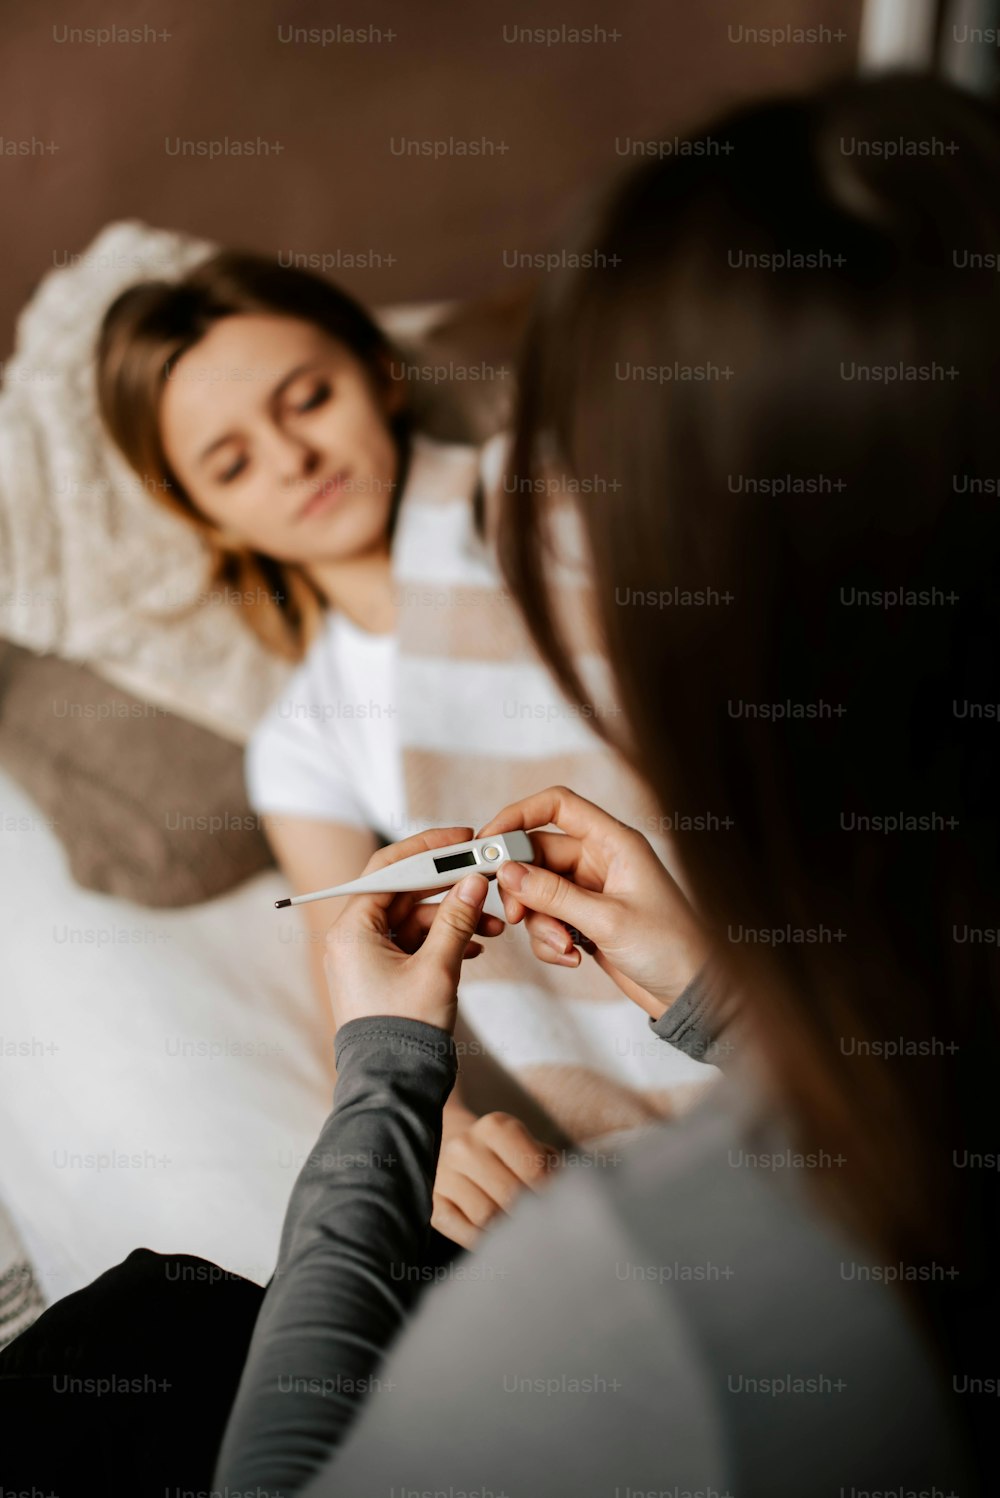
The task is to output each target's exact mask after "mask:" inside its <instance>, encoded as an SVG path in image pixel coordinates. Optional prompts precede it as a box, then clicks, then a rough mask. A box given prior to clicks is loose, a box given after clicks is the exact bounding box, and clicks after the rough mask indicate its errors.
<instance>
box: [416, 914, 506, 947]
mask: <svg viewBox="0 0 1000 1498" xmlns="http://www.w3.org/2000/svg"><path fill="white" fill-rule="evenodd" d="M436 914H437V907H436V906H434V905H417V906H416V907H415V908H414V909H413V910H412V911H411V912H410V913H409V915H407V916H406V917H405V918H404V919H403V920H401V921H399V922H397V924H396V926H395V933H396V941H397V943H398V944H399V946H401V947H402V948H403V949H404V950H405V951H416V949H417V947H418V946H419V944H420V942H421V941H423V939H424V937H425V936H426V934H427V932H428V931H429V930H430V928H431V926H432V925H433V923H434V917H435V915H436ZM503 931H504V923H503V921H502V920H501V919H500V917H499V916H497V915H485V914H484V915H481V916H480V917H479V924H478V925H477V926H476V935H477V936H485V937H493V936H502V935H503ZM411 943H412V945H411Z"/></svg>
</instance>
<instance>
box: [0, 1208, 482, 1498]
mask: <svg viewBox="0 0 1000 1498" xmlns="http://www.w3.org/2000/svg"><path fill="white" fill-rule="evenodd" d="M460 1252H461V1250H460V1249H459V1248H458V1246H457V1245H456V1244H454V1243H451V1242H450V1241H449V1240H448V1239H446V1238H442V1237H441V1236H440V1234H438V1233H436V1232H434V1231H433V1230H432V1231H431V1234H430V1241H429V1244H428V1253H427V1259H426V1262H427V1263H428V1264H434V1265H444V1264H446V1263H448V1262H450V1260H451V1259H453V1258H454V1257H455V1256H456V1255H458V1254H459V1253H460ZM263 1298H264V1291H263V1290H262V1289H261V1287H260V1286H259V1285H254V1284H251V1282H250V1281H249V1280H245V1279H242V1278H241V1277H240V1276H239V1275H235V1274H230V1273H228V1272H227V1271H225V1270H222V1269H219V1267H218V1266H217V1265H215V1264H210V1263H208V1261H207V1260H205V1259H196V1258H192V1257H190V1256H188V1255H186V1254H154V1253H151V1252H150V1250H149V1249H146V1248H137V1249H136V1250H135V1252H134V1253H131V1254H129V1256H128V1258H127V1259H126V1260H125V1261H124V1263H122V1264H118V1265H116V1266H115V1268H114V1269H109V1270H108V1271H107V1273H105V1274H102V1275H101V1276H100V1278H99V1279H96V1280H95V1281H94V1282H93V1284H91V1285H87V1286H86V1287H85V1288H84V1289H83V1290H77V1291H76V1293H75V1294H73V1295H67V1296H66V1297H65V1299H64V1300H60V1301H57V1302H56V1304H55V1305H53V1306H50V1307H49V1309H48V1310H47V1311H44V1312H43V1313H42V1315H41V1316H40V1317H39V1318H38V1320H37V1321H36V1322H35V1323H34V1325H32V1326H30V1327H29V1328H28V1330H27V1331H25V1332H22V1333H21V1335H20V1336H19V1337H16V1338H15V1339H14V1341H13V1342H11V1343H10V1344H9V1346H8V1347H6V1348H4V1349H3V1351H2V1352H0V1491H3V1492H7V1491H9V1490H14V1491H18V1490H25V1491H27V1492H28V1493H31V1492H32V1491H35V1492H39V1493H42V1494H54V1495H57V1498H90V1495H91V1494H94V1495H98V1494H100V1495H101V1498H175V1494H174V1489H180V1490H181V1493H184V1492H186V1493H191V1492H194V1493H197V1494H204V1495H207V1494H208V1492H209V1490H210V1488H211V1483H212V1472H213V1469H214V1466H215V1461H216V1457H217V1455H218V1451H219V1446H220V1444H221V1442H222V1436H223V1432H224V1430H225V1427H226V1421H227V1419H228V1418H229V1411H230V1409H231V1408H232V1403H233V1399H234V1397H235V1395H236V1387H237V1384H238V1383H239V1379H240V1374H241V1373H242V1371H243V1363H244V1361H245V1359H246V1354H247V1348H248V1346H249V1344H250V1337H251V1335H252V1333H253V1329H254V1323H255V1322H256V1320H257V1313H258V1312H259V1310H260V1305H261V1301H262V1300H263Z"/></svg>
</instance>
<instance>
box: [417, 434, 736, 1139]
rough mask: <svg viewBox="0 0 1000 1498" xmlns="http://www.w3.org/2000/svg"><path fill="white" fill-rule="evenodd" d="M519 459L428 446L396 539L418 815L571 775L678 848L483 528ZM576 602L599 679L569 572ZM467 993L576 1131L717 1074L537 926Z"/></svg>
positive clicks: (489, 803)
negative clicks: (548, 654) (545, 949)
mask: <svg viewBox="0 0 1000 1498" xmlns="http://www.w3.org/2000/svg"><path fill="white" fill-rule="evenodd" d="M503 457H504V453H503V447H502V445H501V444H497V443H493V444H490V446H489V447H488V448H487V449H486V451H485V453H484V454H482V455H481V454H478V453H477V452H476V451H474V450H472V449H469V448H464V447H444V446H441V445H439V444H434V443H428V442H426V441H423V440H421V441H420V442H418V444H417V445H416V448H415V452H414V459H413V463H412V465H411V471H410V475H409V478H408V481H407V485H406V490H405V494H404V498H403V501H402V504H401V507H400V514H399V518H398V521H397V529H396V533H395V536H394V540H393V571H394V582H395V590H396V598H397V604H398V611H399V612H398V639H399V656H398V678H397V689H398V699H397V700H398V706H399V719H398V722H399V726H400V734H401V739H402V754H403V769H404V778H405V784H406V794H407V804H408V812H409V825H410V827H411V828H416V827H425V826H442V825H444V826H448V825H455V824H469V825H472V826H474V827H478V826H480V825H481V824H482V823H484V822H485V821H487V820H488V819H489V818H490V817H491V816H493V815H494V814H495V813H496V812H497V811H499V809H500V808H501V807H502V806H504V805H505V804H506V803H507V802H509V801H513V800H516V799H518V798H519V797H521V796H524V795H527V794H529V793H531V792H533V791H538V790H541V789H543V788H544V787H545V786H548V785H554V784H565V785H569V786H571V787H572V788H573V789H574V790H575V791H578V792H579V793H580V794H581V795H584V796H586V797H588V798H589V799H590V800H593V801H595V802H597V803H598V804H599V805H601V806H603V807H605V808H606V809H607V810H608V811H610V812H612V813H613V814H614V815H616V816H618V817H619V818H621V819H622V820H623V821H626V822H629V823H630V824H631V825H633V826H636V827H639V828H640V829H641V830H642V831H643V832H644V833H645V834H646V835H647V836H649V837H650V840H651V841H652V842H653V844H654V846H656V847H657V850H658V852H660V855H661V857H666V854H667V849H666V847H665V843H664V840H663V839H662V838H661V837H660V836H659V835H658V833H659V818H658V816H657V811H656V807H655V806H654V805H653V803H652V801H651V799H650V797H649V795H648V793H647V792H646V791H645V790H644V788H643V787H642V786H641V785H640V784H639V782H638V781H637V779H636V778H635V777H634V776H633V775H632V773H631V772H630V771H629V770H628V769H627V768H626V767H625V766H624V765H623V764H622V763H621V761H620V760H619V759H618V758H617V757H616V756H614V755H613V754H612V753H611V752H610V751H609V750H608V749H607V748H606V747H605V746H604V745H603V744H602V743H601V742H600V741H599V739H598V738H597V735H596V734H595V733H594V731H593V729H592V728H591V727H590V724H589V722H588V721H587V720H586V719H585V718H584V717H583V716H582V714H581V713H580V712H579V710H578V709H577V708H576V707H575V706H574V705H573V704H570V703H569V702H567V701H566V699H565V698H564V697H563V696H562V695H561V694H560V692H559V691H558V689H557V688H556V686H555V684H554V683H553V681H552V678H551V676H550V674H549V673H548V671H547V670H546V669H545V667H544V666H543V665H542V663H541V662H540V660H539V658H538V656H537V652H536V651H535V649H534V647H533V645H532V643H531V641H530V638H529V636H528V634H527V631H526V628H525V626H524V624H523V622H522V620H521V618H520V615H519V613H518V610H517V608H516V606H515V604H514V602H513V600H512V599H511V598H510V596H509V594H508V592H507V591H506V589H505V587H504V584H503V581H502V578H501V577H500V575H499V573H498V570H497V565H496V562H495V560H494V557H493V553H492V548H491V546H490V545H489V544H488V541H487V540H485V539H483V536H482V535H481V534H480V529H481V528H480V526H479V525H478V524H477V518H476V517H477V511H478V510H479V508H480V507H479V506H477V505H476V504H475V503H474V502H473V496H474V495H475V494H476V493H477V491H478V492H480V493H481V494H485V495H487V496H488V498H487V502H486V503H485V505H484V506H483V509H484V510H485V513H486V516H487V520H486V525H485V527H483V528H484V529H485V531H486V532H487V533H489V532H490V530H491V519H490V517H491V516H492V515H493V514H494V512H495V505H496V500H497V498H498V491H499V488H500V486H501V484H502V482H503ZM563 595H564V596H563V597H562V599H561V604H562V607H564V608H565V609H567V610H569V611H570V614H569V617H572V618H573V620H574V621H575V629H576V630H577V632H576V633H575V634H574V640H575V641H579V642H581V645H582V648H581V649H580V650H579V656H580V658H581V666H582V669H583V670H584V672H585V673H586V676H587V678H588V679H599V678H600V676H601V674H602V666H603V663H602V662H601V661H600V659H599V657H598V655H597V652H596V647H595V645H594V642H593V639H592V638H590V637H588V636H587V635H586V633H585V631H586V619H587V611H586V608H585V607H584V603H585V595H584V593H583V589H582V588H581V587H580V586H579V583H574V582H573V581H572V580H571V579H570V580H568V581H567V582H566V585H565V588H564V589H563ZM604 706H605V705H604V704H603V703H602V710H604ZM606 710H608V711H613V710H614V709H613V705H612V704H611V703H610V702H608V704H607V709H606ZM460 999H461V1010H462V1013H463V1014H464V1016H465V1019H466V1020H467V1022H468V1023H469V1024H470V1026H471V1027H472V1029H473V1030H474V1031H475V1032H476V1034H477V1036H478V1038H479V1040H480V1041H481V1042H482V1044H483V1045H484V1047H485V1048H486V1049H487V1050H488V1051H489V1052H490V1053H492V1054H493V1055H494V1056H496V1057H497V1059H499V1060H500V1061H501V1062H502V1063H503V1065H505V1066H506V1067H507V1068H508V1070H510V1071H511V1072H513V1073H514V1074H515V1075H516V1077H517V1080H518V1081H519V1083H520V1084H521V1085H522V1086H523V1087H524V1088H525V1089H526V1090H527V1091H529V1092H530V1093H531V1094H532V1096H533V1097H534V1098H535V1100H536V1101H537V1102H538V1103H539V1104H540V1105H541V1106H542V1108H543V1109H544V1110H545V1112H546V1113H547V1114H548V1115H549V1116H550V1117H551V1118H552V1119H553V1120H554V1121H555V1122H556V1124H557V1125H558V1126H559V1127H560V1128H561V1129H562V1130H563V1131H564V1133H566V1134H567V1135H569V1137H570V1138H572V1139H576V1140H580V1141H586V1140H594V1139H595V1138H598V1137H606V1136H607V1135H609V1134H612V1133H615V1132H618V1131H620V1130H630V1129H634V1128H637V1127H642V1126H644V1125H648V1124H649V1123H651V1122H654V1121H656V1120H657V1119H659V1118H662V1117H664V1116H671V1115H672V1114H674V1113H675V1112H676V1111H677V1110H678V1109H679V1108H680V1107H681V1106H683V1104H684V1103H685V1102H686V1101H688V1100H689V1099H690V1097H691V1095H692V1093H693V1092H697V1091H700V1090H701V1087H702V1086H703V1085H704V1081H705V1076H706V1072H705V1068H704V1067H703V1066H701V1065H700V1064H698V1063H697V1062H693V1061H690V1060H688V1058H686V1057H684V1056H681V1055H679V1054H678V1053H676V1052H672V1051H671V1050H670V1048H669V1047H667V1046H665V1045H664V1044H663V1043H662V1042H661V1041H659V1040H657V1039H656V1038H655V1037H654V1036H651V1035H650V1033H649V1030H648V1027H647V1025H646V1020H645V1016H644V1015H643V1014H642V1013H641V1012H640V1011H639V1010H638V1009H637V1008H636V1007H635V1005H634V1004H632V1003H631V1002H630V1001H629V1000H628V999H626V998H625V997H624V996H623V995H622V994H621V993H620V991H619V990H618V989H617V988H616V987H615V985H614V984H613V983H612V982H611V980H610V979H609V978H608V977H607V976H606V974H604V973H603V972H602V971H601V969H600V968H599V967H598V966H597V965H596V963H594V962H593V961H592V960H591V959H589V958H587V957H584V959H583V962H582V963H581V965H580V967H579V968H576V969H567V968H556V967H551V966H547V965H543V964H541V963H540V962H539V961H538V960H537V959H536V958H535V957H534V956H533V955H532V953H531V950H530V947H529V945H528V942H527V938H526V935H525V933H524V930H523V927H514V928H511V929H510V930H508V931H507V932H506V933H505V934H504V936H503V937H501V938H500V939H498V940H496V941H494V942H491V943H488V944H487V947H486V951H485V952H484V953H483V954H482V956H480V957H479V958H478V959H477V961H476V962H475V964H474V965H472V966H470V967H469V968H468V969H467V970H466V975H465V976H464V977H463V981H462V987H461V991H460Z"/></svg>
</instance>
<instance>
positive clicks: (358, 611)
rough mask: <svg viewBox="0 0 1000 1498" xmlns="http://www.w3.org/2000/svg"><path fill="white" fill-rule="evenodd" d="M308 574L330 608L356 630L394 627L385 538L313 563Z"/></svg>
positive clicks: (387, 631) (383, 632)
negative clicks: (341, 556) (352, 553)
mask: <svg viewBox="0 0 1000 1498" xmlns="http://www.w3.org/2000/svg"><path fill="white" fill-rule="evenodd" d="M309 576H310V577H311V578H312V581H313V582H314V583H315V584H316V586H317V588H318V589H319V590H320V592H321V593H322V595H323V597H324V598H325V599H326V601H327V603H328V604H329V605H330V606H331V608H335V609H340V611H341V612H342V613H343V614H346V615H347V617H348V619H350V620H351V622H352V623H353V624H356V625H357V626H358V627H359V629H366V630H368V632H369V634H373V635H387V634H390V633H391V631H392V630H393V629H394V628H395V624H396V603H395V599H394V597H393V587H392V572H391V568H390V563H389V543H388V541H384V542H382V543H381V544H380V545H379V546H377V547H374V548H373V549H372V550H371V551H366V552H364V553H363V554H362V555H361V556H357V557H350V558H349V559H346V560H345V561H342V562H316V563H315V564H314V565H313V566H311V567H310V568H309Z"/></svg>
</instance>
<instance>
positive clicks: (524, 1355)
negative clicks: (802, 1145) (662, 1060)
mask: <svg viewBox="0 0 1000 1498" xmlns="http://www.w3.org/2000/svg"><path fill="white" fill-rule="evenodd" d="M731 1090H732V1084H731V1083H730V1082H728V1081H727V1082H722V1083H720V1084H718V1085H717V1087H716V1088H715V1089H713V1097H712V1098H711V1099H710V1100H708V1101H706V1102H705V1103H704V1104H703V1105H702V1106H701V1107H700V1108H699V1109H698V1110H696V1113H694V1114H692V1115H691V1116H690V1118H689V1119H688V1120H686V1121H685V1122H684V1123H682V1124H680V1125H670V1126H664V1127H659V1128H657V1129H655V1130H653V1131H650V1133H649V1135H648V1136H647V1137H646V1138H644V1139H643V1140H642V1141H641V1142H639V1143H638V1144H635V1145H633V1146H631V1147H630V1148H628V1149H626V1150H623V1151H622V1152H621V1153H620V1154H619V1155H616V1156H610V1157H609V1156H605V1157H603V1158H601V1157H597V1160H596V1163H594V1164H587V1163H586V1160H585V1159H582V1160H581V1161H580V1163H579V1164H578V1165H577V1166H575V1167H574V1168H571V1169H568V1170H567V1171H566V1172H565V1174H564V1176H563V1178H562V1179H561V1180H560V1181H558V1182H556V1183H554V1184H553V1185H552V1187H551V1188H549V1190H548V1191H546V1192H545V1193H544V1194H543V1195H541V1196H539V1197H537V1198H532V1199H529V1200H527V1201H525V1202H523V1204H521V1205H519V1207H518V1209H517V1211H516V1212H515V1213H514V1214H513V1215H512V1217H511V1218H510V1219H509V1220H508V1221H506V1222H504V1223H503V1224H502V1225H501V1226H500V1227H498V1228H497V1229H495V1230H494V1231H491V1233H490V1234H489V1235H488V1237H487V1239H486V1240H485V1243H484V1246H483V1248H482V1250H481V1251H480V1252H477V1253H476V1254H474V1255H471V1256H468V1257H467V1258H465V1259H461V1260H458V1261H456V1264H455V1265H454V1266H451V1268H450V1272H449V1282H448V1283H447V1285H444V1286H442V1287H440V1288H439V1289H435V1290H434V1291H432V1292H431V1294H430V1295H429V1296H428V1298H427V1300H426V1301H425V1303H424V1305H423V1306H422V1309H421V1313H420V1314H419V1315H418V1317H417V1318H416V1321H415V1323H414V1325H413V1326H412V1328H411V1330H410V1332H409V1333H408V1334H407V1335H406V1336H405V1337H404V1338H403V1339H402V1341H401V1343H400V1345H399V1348H398V1350H397V1354H396V1357H395V1359H394V1360H393V1362H392V1363H391V1364H390V1373H391V1375H392V1376H393V1377H397V1376H398V1378H399V1380H400V1387H403V1386H405V1387H407V1388H408V1389H409V1388H414V1387H417V1386H418V1381H419V1377H420V1370H421V1368H423V1367H426V1366H427V1364H428V1361H430V1360H433V1361H434V1364H435V1379H434V1381H433V1389H432V1390H428V1392H427V1396H426V1399H425V1398H424V1396H423V1394H422V1393H420V1392H419V1389H418V1392H417V1393H416V1394H415V1396H414V1399H413V1401H412V1403H411V1402H410V1401H408V1402H407V1408H406V1411H405V1417H406V1426H407V1429H406V1432H405V1436H406V1442H405V1449H406V1450H407V1453H408V1458H412V1462H411V1467H412V1471H413V1475H414V1477H416V1476H417V1475H418V1474H419V1476H420V1478H421V1481H422V1482H424V1481H425V1480H426V1482H427V1483H428V1484H430V1479H432V1478H436V1477H438V1476H440V1475H441V1474H440V1471H439V1470H438V1463H437V1459H436V1454H435V1450H434V1442H433V1440H432V1439H431V1438H432V1437H433V1436H434V1433H435V1424H436V1414H435V1411H437V1412H439V1411H440V1408H441V1405H442V1403H444V1404H445V1405H446V1407H447V1408H448V1410H449V1417H450V1419H451V1420H452V1421H453V1423H454V1428H457V1429H463V1430H465V1431H466V1432H467V1433H471V1432H475V1436H474V1438H473V1437H472V1435H471V1434H470V1436H469V1439H470V1441H473V1443H474V1445H475V1454H476V1457H477V1459H478V1460H479V1461H480V1462H481V1463H485V1464H486V1465H485V1466H484V1467H483V1470H493V1471H497V1472H501V1473H502V1474H503V1478H504V1482H505V1485H507V1486H508V1488H509V1490H511V1491H514V1484H515V1481H517V1482H518V1483H523V1484H524V1487H523V1490H524V1491H531V1490H532V1488H531V1481H532V1473H533V1472H534V1473H536V1474H537V1470H538V1467H539V1463H542V1462H545V1461H549V1462H552V1461H556V1464H557V1467H558V1470H559V1480H558V1481H557V1482H555V1481H554V1485H553V1486H552V1487H551V1489H550V1491H551V1492H552V1493H553V1494H562V1493H566V1494H567V1495H568V1494H570V1493H574V1494H575V1493H578V1492H581V1491H588V1492H596V1491H605V1490H606V1491H608V1492H613V1491H614V1490H615V1487H616V1485H617V1486H619V1487H620V1484H621V1474H622V1473H623V1472H628V1473H630V1474H631V1480H632V1481H631V1485H632V1487H633V1488H635V1489H639V1490H642V1489H653V1490H660V1489H662V1487H663V1482H662V1480H661V1479H662V1477H663V1473H664V1469H665V1468H664V1464H665V1463H666V1464H667V1469H668V1470H669V1472H670V1480H671V1483H673V1484H675V1485H676V1486H677V1487H679V1488H680V1489H683V1488H684V1487H689V1488H690V1489H691V1490H692V1491H695V1490H699V1489H700V1490H703V1491H705V1490H708V1491H711V1489H712V1487H713V1486H714V1488H715V1489H716V1490H717V1491H719V1492H724V1491H726V1490H727V1488H728V1489H729V1490H731V1491H732V1490H734V1489H735V1490H738V1491H743V1490H744V1487H746V1490H747V1491H754V1492H757V1491H761V1492H767V1493H768V1494H769V1498H800V1495H801V1493H802V1492H809V1491H819V1490H820V1488H821V1487H823V1489H824V1491H825V1490H829V1491H831V1492H835V1491H838V1489H839V1488H842V1489H844V1490H850V1489H851V1488H852V1487H863V1488H865V1487H866V1488H873V1487H874V1488H892V1487H895V1488H898V1487H899V1485H900V1483H901V1482H902V1485H903V1487H904V1489H905V1488H906V1486H907V1485H908V1484H911V1485H913V1486H914V1487H917V1488H919V1487H926V1486H927V1485H928V1484H927V1481H925V1479H926V1478H927V1477H928V1476H929V1474H935V1475H939V1477H940V1479H943V1480H950V1478H949V1474H950V1477H951V1478H953V1477H954V1475H955V1473H956V1469H957V1467H958V1460H959V1459H958V1456H957V1449H958V1448H957V1441H956V1439H955V1437H954V1435H953V1429H952V1425H951V1421H950V1417H949V1411H948V1404H947V1397H946V1394H945V1392H944V1391H943V1390H942V1389H941V1387H940V1386H939V1383H938V1378H937V1375H936V1373H935V1371H934V1368H933V1364H932V1361H931V1359H930V1357H929V1355H928V1353H927V1351H926V1349H925V1348H924V1347H923V1345H922V1343H921V1341H920V1340H919V1338H918V1337H917V1335H916V1333H915V1332H914V1330H913V1328H912V1327H911V1326H910V1324H909V1322H908V1320H907V1317H906V1315H905V1313H904V1310H903V1308H902V1306H901V1304H900V1303H899V1302H898V1301H897V1300H896V1298H895V1296H893V1295H892V1294H891V1293H890V1291H889V1290H887V1289H886V1287H885V1285H883V1284H877V1283H871V1282H865V1281H864V1280H862V1279H858V1278H852V1277H850V1275H849V1274H845V1272H844V1266H845V1265H850V1264H852V1263H857V1262H859V1261H860V1256H859V1254H858V1251H857V1249H856V1248H854V1247H852V1245H851V1244H850V1243H849V1242H848V1240H847V1239H846V1238H845V1237H844V1235H842V1234H841V1233H840V1232H839V1231H838V1230H836V1229H835V1228H834V1227H832V1226H830V1225H828V1224H827V1223H825V1222H824V1221H823V1220H822V1219H821V1218H820V1217H819V1216H818V1215H817V1214H816V1212H815V1211H814V1209H813V1208H812V1206H811V1203H810V1201H809V1199H808V1198H807V1196H806V1194H805V1191H804V1189H803V1186H802V1184H801V1182H798V1181H790V1180H788V1179H785V1178H782V1177H781V1175H780V1171H779V1170H778V1169H776V1168H769V1167H764V1166H760V1165H758V1166H756V1167H750V1165H749V1164H748V1162H747V1160H746V1158H745V1156H741V1154H740V1150H741V1149H743V1148H744V1146H743V1145H742V1143H741V1141H742V1138H743V1132H744V1123H745V1114H744V1113H743V1112H741V1109H740V1107H733V1106H731V1104H730V1102H729V1095H730V1093H731ZM799 1174H802V1172H799ZM788 1175H789V1176H791V1175H792V1171H791V1170H789V1172H788ZM446 1348H450V1349H452V1353H451V1354H450V1355H449V1356H448V1357H445V1356H444V1349H446ZM458 1348H461V1349H465V1350H464V1351H463V1352H462V1353H461V1354H460V1355H457V1354H456V1353H455V1351H454V1350H455V1349H458ZM557 1453H558V1458H557V1455H556V1454H557ZM369 1454H370V1448H369ZM943 1490H944V1491H947V1490H948V1489H947V1488H944V1489H943Z"/></svg>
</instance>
